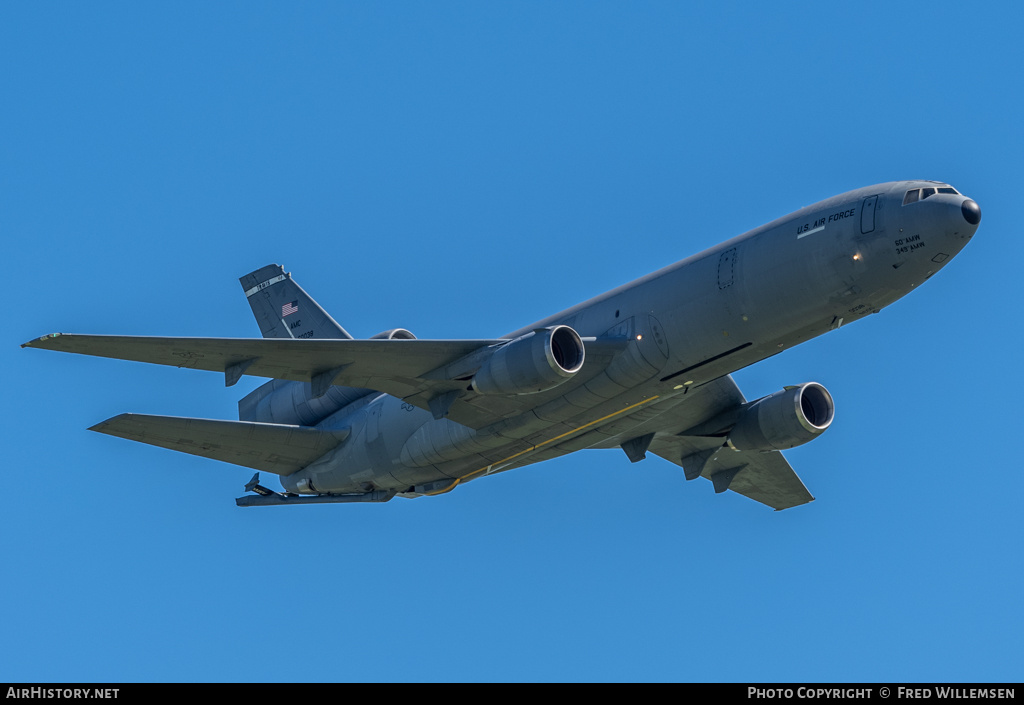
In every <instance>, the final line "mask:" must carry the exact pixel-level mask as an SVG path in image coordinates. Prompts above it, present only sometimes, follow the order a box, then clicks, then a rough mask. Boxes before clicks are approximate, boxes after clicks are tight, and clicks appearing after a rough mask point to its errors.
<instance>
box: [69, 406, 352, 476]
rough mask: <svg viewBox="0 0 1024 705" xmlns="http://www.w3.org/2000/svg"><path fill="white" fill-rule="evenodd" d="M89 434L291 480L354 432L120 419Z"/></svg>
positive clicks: (244, 423) (185, 420)
mask: <svg viewBox="0 0 1024 705" xmlns="http://www.w3.org/2000/svg"><path fill="white" fill-rule="evenodd" d="M89 430H90V431H98V432H99V433H106V434H107V435H109V436H117V437H119V438H127V439H128V440H130V441H139V442H140V443H148V444H149V445H153V446H160V447H161V448H169V449H170V450H177V451H181V452H182V453H189V454H191V455H200V456H202V457H204V458H212V459H213V460H222V461H224V462H226V463H234V464H235V465H242V466H244V467H247V468H253V469H255V470H263V471H265V472H271V473H274V474H276V475H291V474H292V473H293V472H297V471H299V470H301V469H302V468H304V467H306V466H307V465H309V464H310V463H312V462H313V461H314V460H317V459H318V458H320V457H321V456H323V455H324V453H326V452H328V451H329V450H331V449H332V448H334V447H336V446H337V445H338V444H339V443H341V442H342V441H344V440H345V438H347V437H348V435H349V431H348V430H347V429H346V430H342V431H320V430H317V429H315V428H306V427H304V426H285V425H280V424H268V423H254V422H252V421H221V420H214V419H190V418H181V417H177V416H149V415H147V414H121V415H120V416H115V417H114V418H112V419H107V420H106V421H103V422H101V423H98V424H96V425H95V426H93V427H92V428H90V429H89Z"/></svg>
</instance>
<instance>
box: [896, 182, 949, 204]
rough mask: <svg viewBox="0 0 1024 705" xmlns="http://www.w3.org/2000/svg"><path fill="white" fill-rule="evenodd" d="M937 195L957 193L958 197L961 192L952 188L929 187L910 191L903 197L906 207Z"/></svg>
mask: <svg viewBox="0 0 1024 705" xmlns="http://www.w3.org/2000/svg"><path fill="white" fill-rule="evenodd" d="M936 193H955V194H957V195H960V192H959V191H957V190H956V189H955V188H953V187H952V186H938V187H935V186H929V187H927V188H912V189H910V190H909V191H907V195H906V196H904V197H903V205H905V206H906V205H909V204H911V203H917V202H918V201H923V200H924V199H926V198H928V197H929V196H934V195H935V194H936Z"/></svg>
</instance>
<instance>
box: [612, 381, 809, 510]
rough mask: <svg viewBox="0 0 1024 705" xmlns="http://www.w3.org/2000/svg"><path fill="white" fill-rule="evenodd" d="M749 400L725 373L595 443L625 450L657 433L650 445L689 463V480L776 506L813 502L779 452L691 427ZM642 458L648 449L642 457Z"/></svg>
mask: <svg viewBox="0 0 1024 705" xmlns="http://www.w3.org/2000/svg"><path fill="white" fill-rule="evenodd" d="M746 401H747V400H746V398H745V397H744V396H743V393H742V392H741V391H740V388H739V387H738V386H736V383H735V382H734V381H733V379H732V377H731V376H728V375H727V376H725V377H720V378H719V379H716V380H715V381H713V382H709V383H708V384H704V385H701V386H700V387H697V388H696V389H694V390H693V391H691V392H688V393H687V394H686V395H685V396H683V397H682V399H681V400H680V401H679V403H677V404H675V406H673V407H672V408H670V409H668V410H667V411H665V412H663V413H661V414H658V415H657V416H656V417H655V418H653V419H651V420H650V421H648V422H647V423H645V424H643V425H641V426H639V427H637V428H635V429H632V430H631V431H629V432H628V433H624V434H620V435H619V436H615V437H613V438H610V439H608V440H606V441H604V442H603V443H601V444H600V445H598V446H595V447H598V448H614V447H616V446H619V445H623V446H624V449H625V448H626V447H628V445H629V443H630V442H631V441H633V440H634V439H637V437H639V438H643V436H644V435H645V434H648V433H650V434H654V436H653V439H651V440H650V446H649V449H650V451H651V452H652V453H654V454H655V455H659V456H661V457H662V458H664V459H665V460H668V461H669V462H671V463H675V464H676V465H678V466H680V467H681V468H683V472H684V473H685V475H686V479H687V480H694V479H696V478H698V477H706V478H707V479H709V480H711V481H712V483H714V487H715V492H724V491H725V490H727V489H729V490H732V491H733V492H738V493H739V494H741V495H744V496H745V497H749V498H750V499H752V500H754V501H755V502H760V503H762V504H766V505H768V506H769V507H771V508H773V509H775V510H781V509H789V508H790V507H796V506H799V505H801V504H807V503H808V502H813V501H814V497H813V496H811V493H810V492H808V491H807V488H806V487H805V486H804V483H803V482H801V480H800V478H799V477H798V476H797V474H796V472H795V471H794V470H793V467H792V466H791V465H790V464H789V462H788V461H787V460H786V458H785V457H784V456H783V455H782V453H780V452H779V451H770V452H756V451H734V450H732V449H731V448H728V447H725V446H724V437H722V436H720V435H710V434H709V435H690V430H691V429H696V428H699V427H700V426H701V425H702V424H705V423H706V422H707V421H710V420H711V419H716V418H718V419H726V423H727V419H728V417H729V413H730V412H731V411H736V412H738V411H739V410H740V409H741V408H742V406H743V405H744V404H746ZM656 409H657V407H655V408H654V409H651V412H654V411H656ZM624 444H625V445H624ZM645 448H646V446H645ZM627 452H630V451H629V450H627ZM640 457H643V450H640V451H639V455H638V456H637V459H639V458H640Z"/></svg>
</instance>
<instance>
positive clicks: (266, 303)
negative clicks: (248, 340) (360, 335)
mask: <svg viewBox="0 0 1024 705" xmlns="http://www.w3.org/2000/svg"><path fill="white" fill-rule="evenodd" d="M238 281H239V282H241V284H242V290H243V291H245V296H246V298H247V299H249V306H250V307H251V308H252V314H253V315H254V316H255V317H256V323H257V324H259V327H260V332H261V333H263V337H264V338H333V339H338V338H341V339H344V340H351V339H352V336H351V335H349V334H348V331H346V330H345V329H344V328H342V327H341V326H339V325H338V323H337V322H336V321H335V320H334V319H333V318H331V316H330V314H328V313H327V312H326V311H324V310H323V309H322V308H320V305H319V304H318V303H317V302H316V301H314V300H313V298H312V297H311V296H310V295H309V294H307V293H306V292H305V291H303V289H302V287H301V286H299V285H298V284H296V283H295V282H294V281H293V280H292V275H291V274H290V273H288V272H285V271H284V267H282V266H281V265H279V264H268V265H267V266H266V267H263V268H261V269H257V270H256V271H255V272H252V273H250V274H246V275H245V276H244V277H242V278H241V279H239V280H238Z"/></svg>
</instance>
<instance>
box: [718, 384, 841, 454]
mask: <svg viewBox="0 0 1024 705" xmlns="http://www.w3.org/2000/svg"><path fill="white" fill-rule="evenodd" d="M834 416H835V404H834V403H833V401H832V395H831V394H829V393H828V390H827V389H825V388H824V387H823V386H821V385H820V384H818V383H817V382H808V383H806V384H801V385H799V386H796V387H787V388H785V389H783V390H782V391H780V392H775V394H770V395H768V396H766V397H764V398H763V399H758V400H757V401H755V402H752V403H751V404H748V405H747V406H746V407H745V408H744V410H743V412H742V413H741V415H740V417H739V419H738V420H737V421H736V425H735V426H733V428H732V431H730V432H729V435H728V438H727V439H726V445H727V446H729V447H730V448H732V449H733V450H738V451H772V450H785V449H787V448H795V447H796V446H799V445H803V444H804V443H807V442H809V441H812V440H814V439H815V438H817V437H818V436H819V435H821V434H822V433H824V432H825V430H826V429H828V427H829V426H830V425H831V424H832V419H833V417H834Z"/></svg>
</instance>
